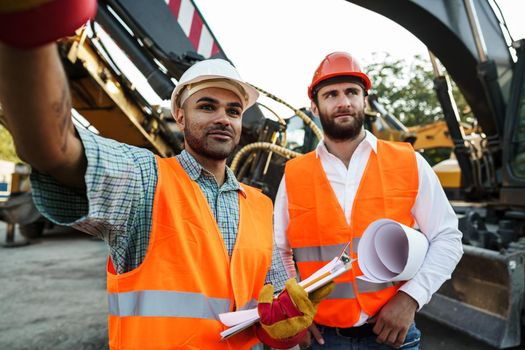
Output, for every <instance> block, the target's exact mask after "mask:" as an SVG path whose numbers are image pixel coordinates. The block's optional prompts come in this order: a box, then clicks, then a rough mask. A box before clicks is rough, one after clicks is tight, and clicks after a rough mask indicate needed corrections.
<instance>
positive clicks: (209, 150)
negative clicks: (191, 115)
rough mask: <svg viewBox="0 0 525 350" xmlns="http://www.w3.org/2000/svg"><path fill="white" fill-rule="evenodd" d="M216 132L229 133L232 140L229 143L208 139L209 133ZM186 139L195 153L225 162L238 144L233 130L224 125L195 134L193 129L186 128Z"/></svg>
mask: <svg viewBox="0 0 525 350" xmlns="http://www.w3.org/2000/svg"><path fill="white" fill-rule="evenodd" d="M215 130H221V131H227V132H229V133H231V135H232V138H231V139H230V140H229V141H219V140H214V139H212V138H210V137H208V133H209V132H212V131H215ZM184 139H185V140H186V144H187V145H188V146H189V147H190V148H191V149H192V150H193V151H194V152H195V153H197V154H198V155H200V156H202V157H205V158H209V159H213V160H224V159H226V158H228V157H229V156H230V155H231V154H232V153H233V151H234V149H235V147H236V146H237V143H238V140H237V137H236V135H235V132H234V131H233V129H232V128H231V127H227V126H224V125H219V126H212V127H209V128H207V129H205V130H202V131H200V130H199V131H197V132H194V130H193V128H191V127H189V128H186V129H185V130H184Z"/></svg>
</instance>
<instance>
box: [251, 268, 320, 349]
mask: <svg viewBox="0 0 525 350" xmlns="http://www.w3.org/2000/svg"><path fill="white" fill-rule="evenodd" d="M273 292H274V290H273V286H272V285H270V284H267V285H265V286H263V288H262V289H261V292H260V293H259V304H258V305H257V310H258V312H259V316H260V318H261V320H260V326H259V327H257V328H256V334H257V337H258V338H259V339H260V340H261V341H262V342H263V343H264V344H266V345H270V346H272V347H274V348H279V349H287V348H291V347H293V346H295V345H297V344H299V342H300V341H301V339H302V338H303V337H304V336H305V334H306V332H307V328H308V327H309V326H310V325H311V324H312V321H313V317H314V314H315V306H314V304H313V303H312V302H311V301H310V299H308V294H307V293H306V291H305V290H304V289H303V287H301V286H300V285H299V284H298V283H297V281H296V280H295V279H293V278H290V279H289V280H288V281H286V288H285V290H284V291H283V292H282V293H280V294H279V296H278V297H277V298H274V296H273Z"/></svg>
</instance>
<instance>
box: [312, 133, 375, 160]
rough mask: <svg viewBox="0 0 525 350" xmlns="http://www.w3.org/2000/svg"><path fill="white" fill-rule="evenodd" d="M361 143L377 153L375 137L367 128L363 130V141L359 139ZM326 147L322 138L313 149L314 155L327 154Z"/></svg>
mask: <svg viewBox="0 0 525 350" xmlns="http://www.w3.org/2000/svg"><path fill="white" fill-rule="evenodd" d="M361 144H363V145H364V146H368V147H370V148H371V149H372V150H373V151H374V153H377V137H375V136H374V135H373V134H372V133H371V132H369V131H368V130H365V138H364V139H363V141H361V143H360V145H361ZM327 153H330V152H328V149H327V148H326V145H325V143H324V140H321V141H320V142H319V143H318V144H317V147H316V149H315V156H316V157H317V158H319V155H320V154H327Z"/></svg>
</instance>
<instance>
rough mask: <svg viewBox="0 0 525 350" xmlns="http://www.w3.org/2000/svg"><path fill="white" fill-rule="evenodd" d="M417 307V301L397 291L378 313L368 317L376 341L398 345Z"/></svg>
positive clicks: (403, 337)
mask: <svg viewBox="0 0 525 350" xmlns="http://www.w3.org/2000/svg"><path fill="white" fill-rule="evenodd" d="M417 308H418V304H417V302H416V301H415V300H414V299H413V298H412V297H411V296H409V295H408V294H406V293H404V292H401V291H399V292H397V294H396V295H394V296H393V297H392V299H390V300H389V301H388V302H387V303H386V304H385V306H383V308H382V309H381V310H380V311H379V313H378V314H377V315H376V316H375V317H373V318H372V319H370V320H369V321H368V322H369V323H375V326H374V328H373V331H374V333H375V334H377V339H376V340H377V342H378V343H380V344H386V345H388V346H392V347H400V346H401V345H403V343H404V341H405V337H406V335H407V332H408V328H409V327H410V325H411V324H412V322H414V317H415V315H416V311H417Z"/></svg>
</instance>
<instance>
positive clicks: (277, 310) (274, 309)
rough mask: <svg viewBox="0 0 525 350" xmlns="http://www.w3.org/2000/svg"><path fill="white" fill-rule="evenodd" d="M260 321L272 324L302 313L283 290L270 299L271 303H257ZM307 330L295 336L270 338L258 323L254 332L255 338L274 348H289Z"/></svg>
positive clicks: (298, 340) (296, 342)
mask: <svg viewBox="0 0 525 350" xmlns="http://www.w3.org/2000/svg"><path fill="white" fill-rule="evenodd" d="M257 309H258V311H259V316H260V318H261V320H260V323H262V324H264V325H272V324H275V323H277V322H279V321H283V320H286V319H289V318H293V317H296V316H303V313H302V312H301V311H300V310H299V309H298V308H297V307H296V306H295V304H294V303H293V301H292V298H290V295H289V294H288V291H286V290H284V291H283V292H282V293H281V294H279V296H278V297H277V298H276V299H274V300H273V301H272V303H259V304H258V305H257ZM306 332H307V330H306V329H305V330H303V331H301V332H299V333H297V334H296V335H295V336H293V337H290V338H286V339H275V338H272V337H271V336H270V335H269V334H268V333H267V332H266V331H265V330H264V328H262V327H261V326H260V325H259V326H257V327H256V329H255V333H256V334H257V338H259V340H260V341H262V342H263V343H264V344H266V345H268V346H271V347H272V348H276V349H289V348H292V347H294V346H295V345H297V344H299V342H300V341H301V340H302V339H303V337H304V336H305V335H306Z"/></svg>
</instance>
